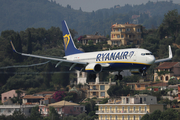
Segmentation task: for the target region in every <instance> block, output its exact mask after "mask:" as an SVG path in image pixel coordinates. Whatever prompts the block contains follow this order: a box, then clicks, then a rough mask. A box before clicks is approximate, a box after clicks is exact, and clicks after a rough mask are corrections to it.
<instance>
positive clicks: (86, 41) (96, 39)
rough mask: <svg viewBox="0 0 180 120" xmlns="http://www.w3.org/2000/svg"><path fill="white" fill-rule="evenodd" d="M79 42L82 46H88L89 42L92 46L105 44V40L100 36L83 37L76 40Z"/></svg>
mask: <svg viewBox="0 0 180 120" xmlns="http://www.w3.org/2000/svg"><path fill="white" fill-rule="evenodd" d="M78 40H79V42H81V43H82V44H83V45H89V41H92V43H93V44H94V45H96V44H97V43H101V42H107V38H106V37H104V36H101V35H97V34H96V35H85V36H84V37H81V38H80V39H79V38H78Z"/></svg>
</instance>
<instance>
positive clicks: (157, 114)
mask: <svg viewBox="0 0 180 120" xmlns="http://www.w3.org/2000/svg"><path fill="white" fill-rule="evenodd" d="M160 115H161V111H160V110H155V111H154V112H153V113H152V114H150V116H149V120H158V119H159V117H160Z"/></svg>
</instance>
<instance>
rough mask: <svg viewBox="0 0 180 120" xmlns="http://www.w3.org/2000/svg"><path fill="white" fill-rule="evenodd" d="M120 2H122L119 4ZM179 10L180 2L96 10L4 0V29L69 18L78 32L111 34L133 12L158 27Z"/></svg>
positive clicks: (57, 23) (41, 0)
mask: <svg viewBox="0 0 180 120" xmlns="http://www.w3.org/2000/svg"><path fill="white" fill-rule="evenodd" d="M119 4H120V3H119ZM174 9H177V10H178V11H179V12H180V5H178V4H174V3H172V2H168V1H159V2H150V1H149V2H147V3H146V4H141V5H133V6H132V5H129V4H126V5H125V6H120V5H117V6H114V7H112V8H110V9H100V10H97V11H93V12H83V11H82V10H81V9H80V10H74V9H72V8H71V6H70V5H67V7H63V6H61V5H59V4H57V3H56V2H54V1H51V2H50V1H48V0H1V1H0V15H1V19H0V32H2V31H4V30H14V31H21V30H23V31H24V30H26V29H27V28H32V27H34V28H41V27H43V28H45V29H49V28H51V27H52V26H54V27H61V21H62V20H66V21H67V23H68V25H69V27H70V28H72V29H75V30H76V31H78V33H79V34H78V35H79V36H80V35H84V34H94V33H95V32H97V31H98V32H99V33H100V34H102V35H105V36H106V35H109V34H110V28H111V25H112V24H114V23H120V24H122V23H123V24H124V23H126V22H129V23H132V22H133V19H132V15H140V17H138V18H137V19H138V23H139V24H142V25H143V26H145V27H146V29H149V28H152V27H154V28H157V27H158V26H159V25H160V24H161V23H162V19H163V16H164V14H165V13H167V12H168V11H170V10H174Z"/></svg>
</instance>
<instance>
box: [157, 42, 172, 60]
mask: <svg viewBox="0 0 180 120" xmlns="http://www.w3.org/2000/svg"><path fill="white" fill-rule="evenodd" d="M172 57H173V55H172V50H171V46H170V45H169V57H168V58H164V59H158V60H155V62H154V63H159V62H164V61H168V60H171V59H172Z"/></svg>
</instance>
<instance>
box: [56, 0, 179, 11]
mask: <svg viewBox="0 0 180 120" xmlns="http://www.w3.org/2000/svg"><path fill="white" fill-rule="evenodd" d="M53 1H56V3H59V4H60V5H62V6H64V7H66V6H67V5H68V4H69V5H71V7H72V8H73V9H75V10H79V8H80V7H81V9H82V11H85V12H92V11H93V10H94V11H96V10H98V9H102V8H111V7H114V6H115V5H120V6H124V5H125V4H130V5H139V4H142V3H144V4H146V3H147V2H148V1H154V2H157V1H170V0H53ZM173 3H179V4H180V0H173Z"/></svg>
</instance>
